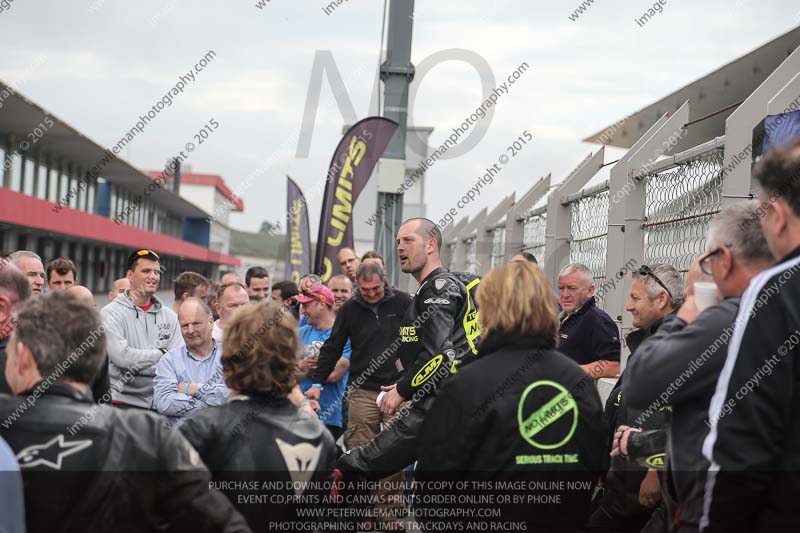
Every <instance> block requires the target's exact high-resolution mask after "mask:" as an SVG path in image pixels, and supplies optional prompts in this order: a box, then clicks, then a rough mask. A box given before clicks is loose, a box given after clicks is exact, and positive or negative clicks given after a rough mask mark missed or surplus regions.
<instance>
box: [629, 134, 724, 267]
mask: <svg viewBox="0 0 800 533" xmlns="http://www.w3.org/2000/svg"><path fill="white" fill-rule="evenodd" d="M722 157H723V151H722V149H721V148H715V149H712V150H710V151H708V152H705V153H702V154H699V155H698V156H697V157H695V158H693V159H691V160H689V161H685V162H682V163H680V164H678V165H677V166H674V167H671V168H668V169H666V170H662V171H660V172H657V173H654V174H651V175H648V176H646V177H645V178H644V182H645V213H644V217H645V222H644V223H643V224H642V228H643V229H644V263H645V264H655V263H668V264H670V265H673V266H674V267H675V268H677V269H678V270H679V271H680V272H682V273H686V272H687V271H688V270H689V267H690V266H691V263H692V261H693V260H694V258H696V257H697V256H699V255H700V254H702V253H703V252H704V251H705V242H706V234H707V232H708V224H709V222H710V221H711V217H712V216H713V215H714V214H716V213H718V212H719V210H720V209H721V206H722V181H723V175H722Z"/></svg>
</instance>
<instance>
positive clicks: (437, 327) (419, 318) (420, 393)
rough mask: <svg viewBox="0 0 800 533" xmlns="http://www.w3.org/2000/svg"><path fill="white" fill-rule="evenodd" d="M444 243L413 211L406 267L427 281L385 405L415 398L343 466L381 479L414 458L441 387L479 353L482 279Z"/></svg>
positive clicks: (386, 408) (403, 236)
mask: <svg viewBox="0 0 800 533" xmlns="http://www.w3.org/2000/svg"><path fill="white" fill-rule="evenodd" d="M441 246H442V234H441V232H440V231H439V228H438V227H436V225H435V224H434V223H433V222H431V221H430V220H428V219H426V218H412V219H409V220H407V221H405V222H404V223H403V225H402V226H400V230H399V231H398V233H397V254H398V256H399V259H400V269H401V270H402V271H403V272H406V273H409V274H411V275H413V276H414V278H415V279H416V280H417V281H418V282H419V284H420V286H419V288H418V289H417V292H416V294H414V297H413V299H412V301H411V305H409V307H408V310H407V311H406V315H405V318H404V321H403V324H404V325H403V326H401V327H400V331H399V332H398V337H397V338H396V339H395V340H394V343H397V344H398V346H399V358H400V361H401V362H402V365H403V375H402V376H401V377H400V380H399V381H398V382H397V383H396V384H395V385H391V386H388V387H382V389H383V390H384V392H385V393H386V394H385V395H384V396H383V398H381V400H380V404H379V406H380V408H381V411H383V412H384V413H387V414H388V413H392V412H394V411H395V410H397V409H398V408H399V407H400V406H401V404H403V403H404V402H406V401H410V404H406V405H407V407H404V408H402V409H401V410H400V412H399V415H398V417H397V418H396V419H395V421H394V423H393V424H392V425H391V426H389V427H388V428H386V429H384V430H383V431H382V432H380V433H379V434H378V435H377V436H376V437H375V438H374V439H372V440H371V441H370V442H369V443H368V444H367V445H365V446H361V447H359V448H355V449H352V450H349V451H348V452H347V453H346V454H344V455H343V456H341V457H340V458H339V463H338V465H337V466H338V467H339V468H341V469H342V470H345V471H355V472H358V473H359V474H360V475H363V476H365V477H369V478H372V479H378V478H381V477H384V476H385V475H387V474H390V473H394V472H397V471H399V470H402V469H403V468H405V467H406V466H408V465H409V464H411V463H413V462H414V461H415V460H416V438H417V433H418V432H419V429H420V427H421V425H422V421H423V419H424V417H425V413H427V411H428V409H429V408H430V405H431V403H432V401H433V399H434V396H435V394H436V390H437V387H438V386H439V384H440V383H441V382H442V380H444V379H446V378H447V376H449V375H450V374H451V373H453V372H457V371H458V368H459V366H460V365H463V364H466V363H468V362H471V361H472V360H474V359H475V354H476V353H477V345H478V343H479V342H480V329H479V327H478V313H477V309H476V307H475V300H474V295H475V294H476V290H477V286H478V283H479V279H478V278H477V277H475V276H470V275H464V274H454V273H451V272H449V271H448V270H447V269H446V268H444V267H443V266H442V262H441V260H440V259H439V250H440V248H441Z"/></svg>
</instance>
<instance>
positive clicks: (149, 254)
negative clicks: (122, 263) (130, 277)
mask: <svg viewBox="0 0 800 533" xmlns="http://www.w3.org/2000/svg"><path fill="white" fill-rule="evenodd" d="M137 259H150V260H151V261H159V262H160V261H161V258H160V257H159V256H158V254H157V253H155V252H154V251H153V250H149V249H147V248H142V249H141V250H136V251H134V252H133V253H131V255H130V256H128V270H131V269H132V268H133V264H134V263H135V262H136V260H137Z"/></svg>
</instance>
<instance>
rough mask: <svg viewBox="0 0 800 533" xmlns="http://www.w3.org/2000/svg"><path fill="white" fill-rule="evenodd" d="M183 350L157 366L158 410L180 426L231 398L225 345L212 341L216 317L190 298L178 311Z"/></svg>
mask: <svg viewBox="0 0 800 533" xmlns="http://www.w3.org/2000/svg"><path fill="white" fill-rule="evenodd" d="M178 323H179V324H180V327H181V334H182V335H183V342H184V345H183V346H179V347H177V348H173V349H172V350H170V351H168V352H167V353H166V354H164V357H162V358H161V359H160V360H159V361H158V364H157V365H156V377H155V378H154V379H153V393H154V394H153V396H154V403H155V406H156V410H158V412H159V413H161V414H162V415H165V416H167V417H169V419H170V420H171V422H172V423H173V424H175V423H177V424H181V423H183V422H184V421H185V420H186V419H188V418H189V417H191V416H192V415H194V414H195V413H197V412H198V411H199V410H201V409H206V408H208V407H210V406H212V405H222V404H223V403H225V402H226V401H227V400H228V397H229V396H230V394H231V391H230V389H229V388H228V387H227V386H226V385H225V382H224V380H223V373H222V344H221V343H220V342H217V341H215V340H214V338H213V337H212V331H213V329H214V317H213V315H212V314H211V309H210V308H209V307H208V305H207V304H206V302H205V301H204V300H203V299H201V298H195V297H190V298H187V299H186V300H184V301H183V303H182V304H181V307H180V309H179V310H178Z"/></svg>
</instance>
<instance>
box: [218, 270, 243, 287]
mask: <svg viewBox="0 0 800 533" xmlns="http://www.w3.org/2000/svg"><path fill="white" fill-rule="evenodd" d="M241 282H242V277H241V276H240V275H239V274H237V273H236V272H228V273H227V274H225V275H224V276H222V279H221V280H220V281H219V284H220V285H227V284H228V283H241Z"/></svg>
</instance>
